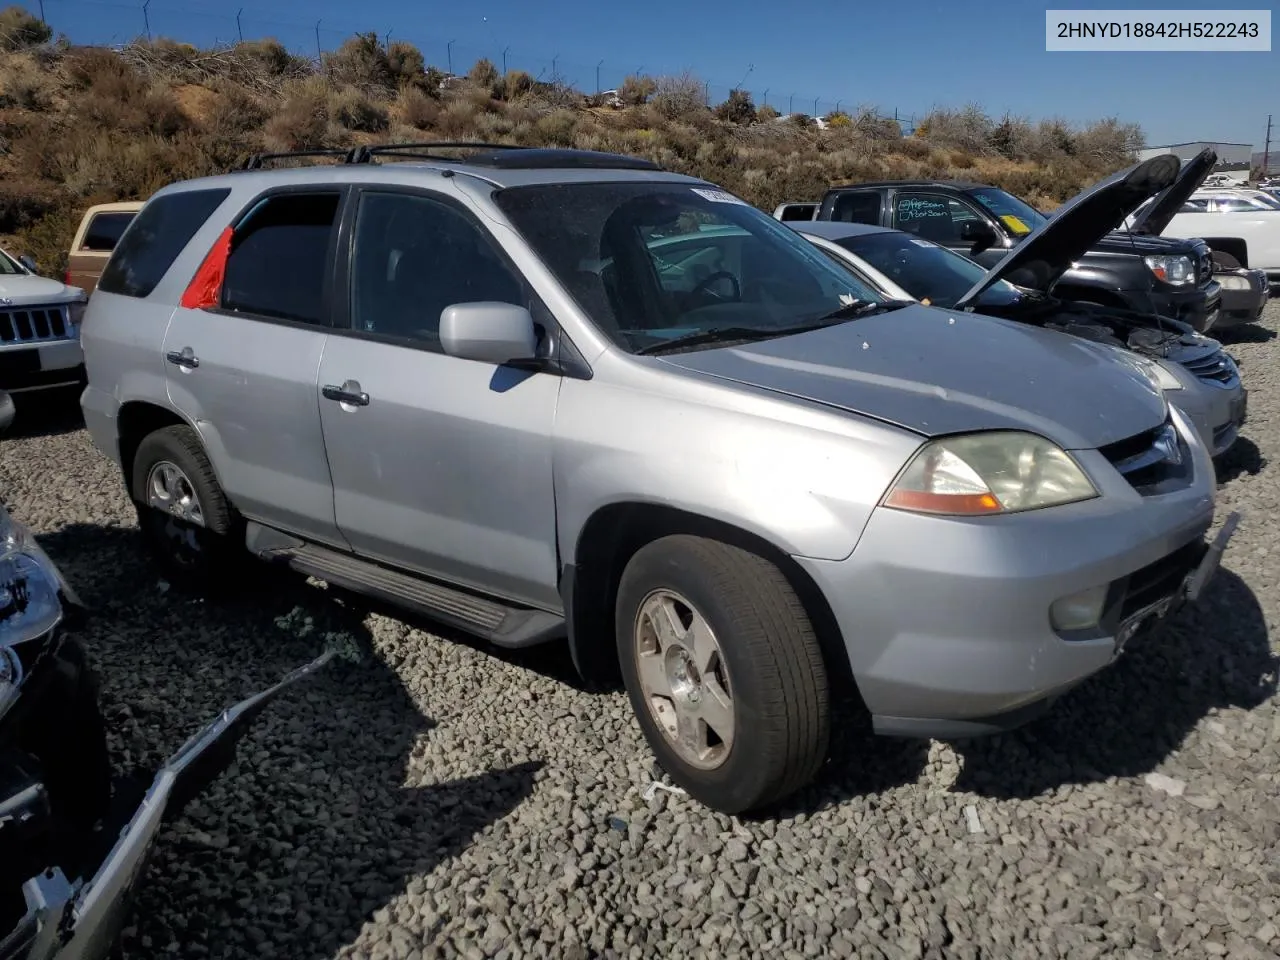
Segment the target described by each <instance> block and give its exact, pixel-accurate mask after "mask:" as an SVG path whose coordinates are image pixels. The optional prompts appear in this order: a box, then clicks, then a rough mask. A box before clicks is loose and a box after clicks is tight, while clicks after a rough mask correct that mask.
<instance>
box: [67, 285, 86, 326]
mask: <svg viewBox="0 0 1280 960" xmlns="http://www.w3.org/2000/svg"><path fill="white" fill-rule="evenodd" d="M88 306H89V298H88V297H87V296H85V295H84V294H83V293H81V294H80V299H79V300H73V301H72V302H71V303H69V304H67V313H68V315H69V316H70V318H71V325H72V326H74V327H76V328H77V329H78V328H79V327H80V324H81V323H82V322H83V321H84V311H85V308H86V307H88Z"/></svg>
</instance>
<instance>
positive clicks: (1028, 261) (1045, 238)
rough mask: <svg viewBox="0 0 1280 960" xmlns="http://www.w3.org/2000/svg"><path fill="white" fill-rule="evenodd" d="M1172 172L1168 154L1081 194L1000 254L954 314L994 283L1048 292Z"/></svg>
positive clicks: (1174, 172) (1174, 169)
mask: <svg viewBox="0 0 1280 960" xmlns="http://www.w3.org/2000/svg"><path fill="white" fill-rule="evenodd" d="M1178 167H1179V161H1178V158H1177V157H1176V156H1175V155H1174V154H1172V153H1162V154H1160V155H1159V156H1156V157H1152V158H1151V159H1149V160H1144V161H1142V162H1141V163H1136V164H1134V165H1133V166H1132V167H1129V169H1127V170H1121V171H1120V172H1119V173H1115V174H1112V175H1111V176H1109V177H1107V178H1106V179H1105V180H1102V181H1100V182H1099V183H1096V184H1094V185H1093V186H1092V187H1090V188H1089V189H1087V190H1082V191H1081V192H1080V193H1078V194H1076V195H1075V196H1074V197H1072V198H1071V199H1070V200H1068V201H1067V202H1066V203H1064V204H1063V205H1062V206H1061V207H1059V208H1058V209H1057V210H1055V211H1054V214H1053V216H1052V217H1050V218H1049V220H1048V221H1047V222H1046V223H1044V224H1043V225H1041V226H1040V227H1039V228H1038V229H1036V230H1035V231H1034V232H1032V233H1031V234H1029V235H1028V236H1027V237H1026V238H1025V239H1023V240H1022V241H1021V242H1020V243H1018V244H1017V246H1015V247H1014V248H1013V249H1012V250H1010V251H1009V252H1008V253H1007V254H1005V255H1004V257H1003V258H1001V260H1000V261H999V262H998V263H997V264H996V265H995V266H994V267H992V268H991V269H990V270H989V271H987V275H986V276H985V277H983V278H982V279H981V280H979V281H978V282H977V284H975V285H974V287H973V289H972V290H970V291H969V292H968V293H966V294H965V295H964V296H963V297H961V298H960V300H959V301H958V302H957V304H956V309H957V310H964V309H967V308H972V307H973V306H974V305H975V304H976V303H977V302H978V298H979V297H980V296H982V294H983V293H984V292H985V291H986V290H987V288H988V287H990V286H991V285H992V284H994V283H995V282H996V281H997V280H1008V281H1009V282H1010V283H1014V284H1017V285H1018V286H1021V287H1030V288H1031V289H1033V290H1039V291H1040V292H1042V293H1048V292H1049V290H1050V288H1051V287H1052V286H1053V285H1054V283H1056V282H1057V280H1058V278H1059V277H1061V276H1062V275H1063V274H1064V273H1066V272H1067V271H1068V270H1070V269H1071V265H1072V263H1074V262H1075V261H1076V260H1079V259H1080V257H1082V256H1084V254H1085V253H1086V252H1088V250H1089V249H1090V248H1091V247H1093V246H1094V244H1096V243H1097V242H1098V241H1099V240H1101V239H1102V238H1103V237H1105V236H1106V235H1107V234H1108V233H1110V232H1111V231H1113V230H1115V229H1116V228H1117V227H1119V226H1120V225H1121V224H1123V223H1124V221H1125V220H1126V218H1128V217H1129V216H1130V215H1131V214H1132V213H1133V211H1135V210H1137V209H1138V207H1140V206H1142V204H1143V203H1145V202H1146V201H1147V200H1149V199H1151V198H1152V197H1154V196H1155V195H1156V194H1158V193H1160V192H1161V191H1162V190H1164V189H1165V188H1166V187H1168V186H1169V185H1170V184H1172V183H1173V182H1174V181H1175V180H1176V179H1177V177H1178Z"/></svg>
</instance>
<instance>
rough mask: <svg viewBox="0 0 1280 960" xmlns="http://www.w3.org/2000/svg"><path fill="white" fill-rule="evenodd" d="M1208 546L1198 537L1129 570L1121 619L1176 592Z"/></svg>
mask: <svg viewBox="0 0 1280 960" xmlns="http://www.w3.org/2000/svg"><path fill="white" fill-rule="evenodd" d="M1206 550H1208V546H1207V545H1206V544H1205V543H1204V542H1203V541H1200V540H1195V541H1193V542H1191V543H1189V544H1187V545H1186V546H1185V547H1182V548H1180V549H1178V550H1175V551H1174V552H1173V553H1171V554H1169V555H1168V556H1165V557H1161V558H1160V559H1159V560H1157V561H1156V562H1155V563H1149V564H1147V565H1146V566H1145V567H1143V568H1142V569H1141V570H1136V571H1134V572H1133V573H1131V574H1129V576H1128V578H1127V580H1126V582H1125V585H1124V594H1123V599H1122V600H1121V601H1120V613H1119V620H1120V622H1123V621H1124V620H1125V619H1127V618H1128V617H1131V616H1133V615H1134V614H1135V613H1137V612H1138V611H1139V610H1142V609H1144V608H1145V607H1149V606H1151V605H1152V604H1153V603H1159V602H1160V601H1161V600H1163V599H1165V598H1166V597H1170V596H1172V595H1173V594H1174V593H1176V592H1177V590H1178V588H1179V587H1181V586H1182V581H1183V580H1185V579H1186V578H1187V575H1188V574H1189V573H1191V571H1192V570H1194V569H1195V568H1196V564H1198V563H1199V562H1200V558H1201V557H1203V556H1204V554H1205V551H1206Z"/></svg>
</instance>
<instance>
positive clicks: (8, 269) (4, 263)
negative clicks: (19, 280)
mask: <svg viewBox="0 0 1280 960" xmlns="http://www.w3.org/2000/svg"><path fill="white" fill-rule="evenodd" d="M26 272H27V271H26V270H24V269H23V268H22V266H21V265H20V264H19V263H18V261H16V260H14V259H13V257H11V256H9V255H8V254H7V253H5V252H4V251H3V250H0V276H7V275H21V274H24V273H26Z"/></svg>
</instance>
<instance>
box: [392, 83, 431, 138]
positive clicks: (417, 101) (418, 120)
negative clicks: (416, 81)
mask: <svg viewBox="0 0 1280 960" xmlns="http://www.w3.org/2000/svg"><path fill="white" fill-rule="evenodd" d="M396 109H397V112H398V113H399V115H400V119H401V120H403V121H404V122H405V123H407V124H408V125H409V126H411V127H413V128H414V129H417V130H428V129H430V128H431V127H433V126H435V123H436V119H437V118H438V117H439V116H440V101H439V100H436V99H435V98H434V97H429V96H427V95H426V94H425V93H423V92H422V91H421V90H419V89H417V88H416V87H408V88H406V89H404V90H401V91H400V96H399V97H398V98H397V100H396Z"/></svg>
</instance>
